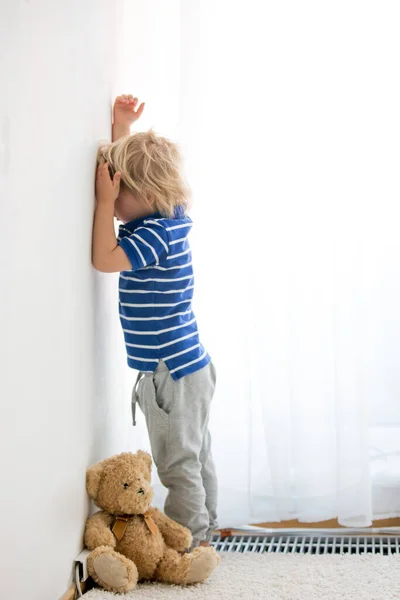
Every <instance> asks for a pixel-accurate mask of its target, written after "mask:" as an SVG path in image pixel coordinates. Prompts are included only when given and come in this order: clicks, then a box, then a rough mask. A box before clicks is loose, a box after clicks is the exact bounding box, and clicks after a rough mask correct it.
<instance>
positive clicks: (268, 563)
mask: <svg viewBox="0 0 400 600" xmlns="http://www.w3.org/2000/svg"><path fill="white" fill-rule="evenodd" d="M221 558H222V560H221V565H220V566H219V568H218V570H217V571H216V572H215V573H214V574H213V575H212V576H211V578H210V579H209V580H208V581H207V582H206V583H204V584H202V585H198V586H192V587H190V588H181V587H172V586H164V585H159V584H144V585H143V584H142V585H139V586H138V587H137V588H136V589H135V590H133V591H132V592H130V593H129V594H126V595H124V596H114V595H113V594H110V593H108V592H104V591H102V590H91V591H90V592H88V593H87V594H86V595H85V596H84V599H85V600H111V599H112V598H116V597H118V598H119V599H120V600H123V599H125V600H128V599H129V600H161V599H162V600H183V599H185V600H213V599H214V598H215V599H216V600H217V599H218V600H239V599H240V600H256V599H257V600H262V599H264V598H265V600H395V599H396V600H399V599H400V564H399V558H398V557H396V556H395V555H389V556H380V555H375V556H374V555H370V554H366V555H360V556H357V555H321V556H319V555H301V554H292V555H283V554H263V555H260V554H252V553H245V554H239V553H238V554H233V553H232V554H230V553H226V554H222V555H221Z"/></svg>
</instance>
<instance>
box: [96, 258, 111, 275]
mask: <svg viewBox="0 0 400 600" xmlns="http://www.w3.org/2000/svg"><path fill="white" fill-rule="evenodd" d="M92 265H93V267H94V268H95V269H96V271H99V273H110V272H111V271H110V269H109V267H108V265H107V263H106V262H105V261H102V260H99V259H98V258H94V257H93V258H92Z"/></svg>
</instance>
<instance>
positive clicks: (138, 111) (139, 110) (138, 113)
mask: <svg viewBox="0 0 400 600" xmlns="http://www.w3.org/2000/svg"><path fill="white" fill-rule="evenodd" d="M144 104H145V103H144V102H142V104H141V105H140V106H139V108H138V109H137V111H136V115H137V117H138V118H139V117H140V116H141V114H142V112H143V111H144Z"/></svg>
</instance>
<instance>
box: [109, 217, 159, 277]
mask: <svg viewBox="0 0 400 600" xmlns="http://www.w3.org/2000/svg"><path fill="white" fill-rule="evenodd" d="M119 245H120V246H121V248H122V249H123V250H124V252H125V254H126V255H127V257H128V259H129V261H130V263H131V265H132V270H133V271H137V270H139V269H143V268H144V267H148V266H151V265H157V264H158V263H159V261H160V259H161V258H162V257H163V256H166V255H167V254H168V251H169V243H168V233H167V232H166V230H165V228H164V227H163V226H162V225H158V224H157V222H151V223H148V224H145V225H143V226H142V227H138V228H137V229H135V231H134V233H133V234H132V235H130V236H126V237H123V238H122V239H121V240H120V242H119Z"/></svg>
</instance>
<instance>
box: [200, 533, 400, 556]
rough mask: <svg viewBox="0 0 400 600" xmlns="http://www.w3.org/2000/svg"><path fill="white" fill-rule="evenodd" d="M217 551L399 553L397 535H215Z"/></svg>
mask: <svg viewBox="0 0 400 600" xmlns="http://www.w3.org/2000/svg"><path fill="white" fill-rule="evenodd" d="M212 544H213V546H214V548H215V549H216V550H217V551H218V552H257V553H263V552H279V553H282V554H293V553H294V554H383V555H388V554H400V537H397V536H370V537H369V536H343V535H337V536H336V535H335V536H332V535H313V536H311V535H262V536H255V535H233V536H229V537H226V538H221V537H219V536H215V537H214V539H213V542H212Z"/></svg>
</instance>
